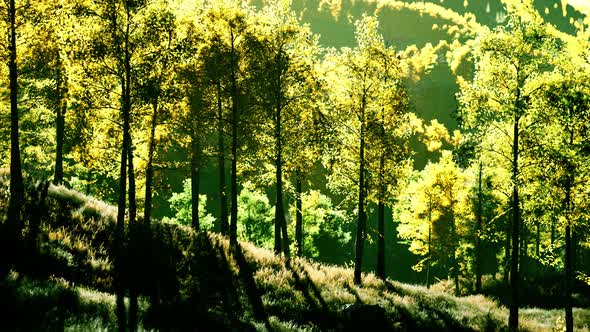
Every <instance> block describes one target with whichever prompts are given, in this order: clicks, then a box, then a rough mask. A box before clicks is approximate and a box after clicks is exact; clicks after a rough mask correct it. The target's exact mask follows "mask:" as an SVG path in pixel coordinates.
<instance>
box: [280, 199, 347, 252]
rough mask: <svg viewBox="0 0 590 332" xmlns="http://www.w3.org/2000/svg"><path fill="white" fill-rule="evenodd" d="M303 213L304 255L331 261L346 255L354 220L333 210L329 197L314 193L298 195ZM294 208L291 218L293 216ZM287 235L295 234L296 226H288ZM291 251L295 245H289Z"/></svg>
mask: <svg viewBox="0 0 590 332" xmlns="http://www.w3.org/2000/svg"><path fill="white" fill-rule="evenodd" d="M301 201H302V214H303V234H304V235H303V256H305V257H310V258H314V259H319V260H320V261H324V262H332V261H333V260H334V257H335V256H341V255H343V254H344V255H346V253H347V252H349V251H350V250H351V249H350V248H351V239H352V237H351V231H350V230H351V229H352V225H353V224H354V220H353V219H352V218H351V217H350V216H349V215H348V214H347V213H346V211H343V210H338V209H336V208H334V207H333V205H332V200H331V199H330V197H328V196H326V195H323V194H321V193H320V192H319V191H317V190H310V191H309V192H306V193H303V194H302V195H301ZM295 209H296V207H295V205H294V204H292V205H291V206H290V209H289V211H290V215H291V216H294V215H295V212H296V211H295ZM289 232H290V233H291V234H294V233H295V223H293V222H291V223H290V224H289ZM292 246H293V251H296V250H295V244H292ZM339 251H340V253H338V252H339Z"/></svg>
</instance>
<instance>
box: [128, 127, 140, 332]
mask: <svg viewBox="0 0 590 332" xmlns="http://www.w3.org/2000/svg"><path fill="white" fill-rule="evenodd" d="M131 141H132V140H131V137H129V142H131ZM127 165H128V168H129V170H128V176H129V196H128V198H129V229H130V232H129V238H130V240H131V241H130V243H132V242H133V238H132V237H133V236H134V235H135V234H136V230H137V224H136V219H137V200H136V197H135V171H134V170H133V144H130V147H129V150H128V152H127ZM133 277H134V278H141V276H137V275H134V276H133ZM137 296H138V291H137V288H136V287H135V285H134V284H133V283H130V284H129V331H132V332H133V331H135V330H136V328H137V311H138V303H137Z"/></svg>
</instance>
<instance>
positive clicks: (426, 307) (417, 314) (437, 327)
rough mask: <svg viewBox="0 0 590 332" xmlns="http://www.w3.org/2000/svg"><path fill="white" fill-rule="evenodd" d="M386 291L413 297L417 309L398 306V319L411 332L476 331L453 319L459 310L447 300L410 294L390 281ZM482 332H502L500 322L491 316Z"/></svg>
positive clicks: (486, 320)
mask: <svg viewBox="0 0 590 332" xmlns="http://www.w3.org/2000/svg"><path fill="white" fill-rule="evenodd" d="M384 283H385V286H386V289H387V290H389V291H391V292H393V293H396V294H398V295H400V296H408V297H411V298H412V299H413V301H414V303H415V309H414V310H411V309H409V308H408V307H406V306H404V305H399V306H396V310H397V312H398V317H397V319H398V320H399V321H400V322H401V323H402V325H403V326H405V327H406V329H407V330H409V331H415V330H420V331H432V332H438V331H441V330H443V331H457V332H471V331H475V330H474V329H472V328H468V327H466V326H465V325H466V324H465V322H464V321H460V320H458V319H457V318H455V317H453V315H452V314H451V313H450V312H451V311H457V310H459V308H458V307H457V304H456V303H454V302H453V301H450V300H445V299H444V298H441V297H432V296H429V295H428V294H421V293H418V292H408V291H406V290H404V289H401V288H400V287H397V286H395V285H394V284H392V283H391V282H390V281H388V280H385V281H384ZM481 325H483V326H481V327H482V331H498V330H501V324H500V322H497V321H496V320H494V319H493V318H492V317H491V316H489V315H488V316H487V317H486V318H485V321H484V322H482V324H481Z"/></svg>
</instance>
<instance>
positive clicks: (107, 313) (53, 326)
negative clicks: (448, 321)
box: [0, 276, 114, 331]
mask: <svg viewBox="0 0 590 332" xmlns="http://www.w3.org/2000/svg"><path fill="white" fill-rule="evenodd" d="M0 307H1V308H2V311H3V312H2V317H3V318H2V329H3V330H4V331H63V330H64V327H65V325H66V322H67V321H82V320H87V319H93V320H95V321H98V322H99V325H100V326H102V327H104V328H114V326H110V325H109V324H110V322H111V321H112V320H113V319H112V318H113V312H112V308H111V307H110V306H109V304H108V303H98V302H96V303H95V302H89V301H84V300H82V299H81V298H80V294H79V293H78V291H77V290H76V289H73V288H71V287H67V286H64V285H61V284H59V283H54V282H50V281H46V280H35V279H29V278H25V277H20V278H17V279H14V278H11V277H10V276H9V277H7V278H6V279H4V280H2V281H0Z"/></svg>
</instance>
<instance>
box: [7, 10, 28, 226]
mask: <svg viewBox="0 0 590 332" xmlns="http://www.w3.org/2000/svg"><path fill="white" fill-rule="evenodd" d="M8 20H9V21H10V38H9V45H8V72H9V76H10V77H9V79H10V82H9V85H10V200H9V204H8V220H9V222H10V223H11V224H12V225H13V226H14V227H16V228H15V230H16V229H17V228H18V227H20V226H21V225H20V224H21V216H20V213H21V210H22V205H23V201H24V196H25V189H24V184H23V174H22V169H21V159H20V145H19V144H20V143H19V131H18V129H19V128H18V127H19V125H18V121H19V115H18V101H17V100H18V99H17V98H18V72H17V63H16V60H17V59H16V57H17V55H16V24H15V21H16V8H15V4H14V0H10V1H9V8H8Z"/></svg>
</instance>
